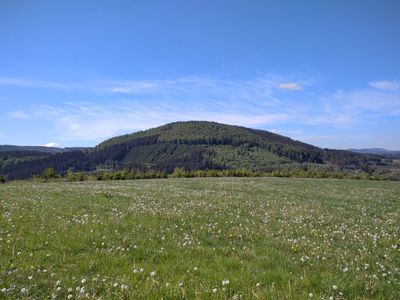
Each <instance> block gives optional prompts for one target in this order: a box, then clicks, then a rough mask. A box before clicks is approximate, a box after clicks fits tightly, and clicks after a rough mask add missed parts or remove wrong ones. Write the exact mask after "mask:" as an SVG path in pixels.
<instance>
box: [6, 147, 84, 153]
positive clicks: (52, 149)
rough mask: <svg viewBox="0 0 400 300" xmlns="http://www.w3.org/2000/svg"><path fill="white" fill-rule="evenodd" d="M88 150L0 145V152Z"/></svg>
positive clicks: (82, 148) (81, 148)
mask: <svg viewBox="0 0 400 300" xmlns="http://www.w3.org/2000/svg"><path fill="white" fill-rule="evenodd" d="M85 149H90V147H65V148H61V147H48V146H17V145H0V152H5V151H35V152H44V153H60V152H66V151H77V150H78V151H79V150H85Z"/></svg>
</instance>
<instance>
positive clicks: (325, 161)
mask: <svg viewBox="0 0 400 300" xmlns="http://www.w3.org/2000/svg"><path fill="white" fill-rule="evenodd" d="M25 150H26V149H25ZM57 150H60V149H59V148H57ZM13 152H15V151H13ZM17 152H18V151H17ZM25 152H26V153H25V154H23V155H22V154H21V152H20V155H19V154H18V153H14V154H15V156H12V153H10V152H0V174H5V175H7V176H9V178H26V177H29V176H31V175H39V174H41V173H42V172H43V171H44V169H45V168H47V167H53V168H55V169H56V171H57V172H59V173H65V172H66V171H67V170H73V171H94V170H99V169H112V170H116V169H122V168H128V169H141V170H143V169H152V170H160V171H165V172H172V171H173V170H174V169H175V168H176V167H182V168H185V169H186V170H197V169H217V170H223V169H243V170H251V171H270V170H272V169H273V168H276V167H277V166H281V165H286V166H290V165H291V164H299V163H308V164H314V165H331V166H335V167H336V168H340V169H360V170H361V169H363V170H368V168H369V167H370V166H372V165H377V164H380V163H381V160H382V158H381V157H380V156H377V155H366V154H358V153H353V152H350V151H344V150H329V149H321V148H318V147H315V146H312V145H309V144H305V143H302V142H299V141H295V140H292V139H290V138H288V137H284V136H281V135H278V134H274V133H271V132H268V131H263V130H255V129H250V128H245V127H240V126H232V125H225V124H219V123H215V122H205V121H190V122H176V123H171V124H167V125H164V126H160V127H157V128H153V129H149V130H145V131H140V132H136V133H133V134H127V135H122V136H118V137H114V138H111V139H109V140H106V141H104V142H102V143H100V144H99V145H97V146H96V147H95V148H92V149H83V150H79V151H62V152H58V153H55V154H51V153H43V152H37V151H36V152H33V153H32V152H29V151H28V152H27V151H25ZM7 153H8V154H7ZM1 162H2V163H1Z"/></svg>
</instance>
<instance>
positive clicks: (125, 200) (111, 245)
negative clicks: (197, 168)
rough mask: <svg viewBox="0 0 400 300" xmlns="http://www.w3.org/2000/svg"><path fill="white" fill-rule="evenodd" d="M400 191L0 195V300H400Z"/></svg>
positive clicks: (175, 187) (222, 181)
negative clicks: (50, 299) (183, 299)
mask: <svg viewBox="0 0 400 300" xmlns="http://www.w3.org/2000/svg"><path fill="white" fill-rule="evenodd" d="M399 221H400V184H399V182H375V181H362V180H357V181H355V180H333V179H295V178H191V179H183V178H176V179H172V178H170V179H154V180H133V181H131V180H129V181H107V182H99V181H97V182H69V183H68V182H54V183H34V182H11V183H7V184H5V185H0V298H1V299H46V298H47V299H48V298H52V299H100V298H101V299H121V298H122V299H138V298H139V299H140V298H142V299H161V298H162V299H177V298H187V299H209V298H210V299H310V298H311V299H372V298H374V299H399V298H400V251H399V249H400V240H399V239H400V222H399Z"/></svg>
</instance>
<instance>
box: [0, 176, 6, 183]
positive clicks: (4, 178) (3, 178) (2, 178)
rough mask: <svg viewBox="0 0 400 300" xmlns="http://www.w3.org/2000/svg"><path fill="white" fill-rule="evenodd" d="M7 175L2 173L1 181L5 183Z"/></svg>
mask: <svg viewBox="0 0 400 300" xmlns="http://www.w3.org/2000/svg"><path fill="white" fill-rule="evenodd" d="M5 182H6V177H5V176H4V175H0V183H5Z"/></svg>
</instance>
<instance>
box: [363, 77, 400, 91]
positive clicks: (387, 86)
mask: <svg viewBox="0 0 400 300" xmlns="http://www.w3.org/2000/svg"><path fill="white" fill-rule="evenodd" d="M369 85H370V86H372V87H373V88H376V89H378V90H384V91H395V90H400V82H399V81H394V80H383V81H372V82H370V83H369Z"/></svg>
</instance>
